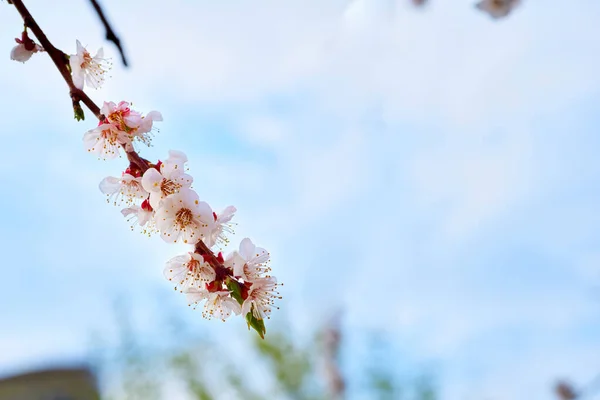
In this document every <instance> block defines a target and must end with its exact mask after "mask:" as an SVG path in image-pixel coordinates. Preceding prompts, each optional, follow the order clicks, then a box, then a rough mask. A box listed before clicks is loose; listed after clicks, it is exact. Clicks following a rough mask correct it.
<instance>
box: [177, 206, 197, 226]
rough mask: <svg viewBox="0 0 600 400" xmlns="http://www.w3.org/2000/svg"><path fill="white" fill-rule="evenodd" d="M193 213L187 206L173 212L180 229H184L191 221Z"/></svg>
mask: <svg viewBox="0 0 600 400" xmlns="http://www.w3.org/2000/svg"><path fill="white" fill-rule="evenodd" d="M192 219H193V215H192V211H191V210H190V209H189V208H182V209H180V210H179V211H177V214H175V223H176V224H177V225H179V228H180V229H185V227H186V226H188V225H190V224H191V223H192Z"/></svg>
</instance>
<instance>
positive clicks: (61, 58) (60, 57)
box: [11, 0, 104, 121]
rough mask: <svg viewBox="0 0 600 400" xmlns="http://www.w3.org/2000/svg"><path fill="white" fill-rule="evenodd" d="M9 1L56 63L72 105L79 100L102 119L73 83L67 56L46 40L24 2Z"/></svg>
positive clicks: (98, 109) (87, 98)
mask: <svg viewBox="0 0 600 400" xmlns="http://www.w3.org/2000/svg"><path fill="white" fill-rule="evenodd" d="M11 1H12V4H13V5H14V6H15V8H16V9H17V11H19V14H21V17H22V18H23V22H24V24H25V27H27V28H29V29H31V31H32V32H33V34H34V35H35V37H36V38H37V40H38V41H39V42H40V44H41V45H42V47H43V48H44V50H45V51H46V53H48V55H49V56H50V58H51V59H52V61H53V62H54V65H56V68H58V72H60V74H61V75H62V77H63V79H64V80H65V82H67V85H68V86H69V90H70V93H69V94H70V96H71V99H72V101H73V107H80V106H79V102H80V101H81V102H83V104H85V105H86V107H87V108H89V109H90V111H91V112H93V113H94V115H95V116H96V118H98V119H99V120H101V121H102V120H104V116H103V115H102V113H101V112H100V107H98V106H97V105H96V104H95V103H94V102H93V101H92V99H90V98H89V97H88V95H87V94H85V93H84V92H83V91H82V90H80V89H77V88H76V87H75V85H74V84H73V78H72V76H71V72H70V71H69V69H68V68H67V65H68V64H69V57H68V56H67V55H66V54H65V53H63V52H62V51H60V50H59V49H57V48H56V47H54V45H53V44H52V43H50V40H48V38H47V37H46V34H45V33H44V31H42V28H40V26H39V25H38V24H37V22H36V21H35V19H33V17H32V16H31V14H30V13H29V10H27V7H25V4H23V1H22V0H11Z"/></svg>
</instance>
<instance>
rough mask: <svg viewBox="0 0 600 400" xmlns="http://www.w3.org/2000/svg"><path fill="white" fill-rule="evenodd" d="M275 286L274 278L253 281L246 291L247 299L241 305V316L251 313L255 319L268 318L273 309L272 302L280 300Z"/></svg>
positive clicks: (275, 280)
mask: <svg viewBox="0 0 600 400" xmlns="http://www.w3.org/2000/svg"><path fill="white" fill-rule="evenodd" d="M277 286H278V285H277V279H275V277H274V276H270V277H268V278H260V279H256V280H255V281H253V282H252V286H250V289H248V297H246V300H244V303H243V304H242V315H246V314H248V313H249V312H251V313H252V315H254V317H255V318H256V319H265V317H267V318H268V317H269V316H270V315H271V308H272V307H274V305H273V303H274V300H275V299H281V297H280V296H279V292H278V291H277ZM276 308H277V307H276Z"/></svg>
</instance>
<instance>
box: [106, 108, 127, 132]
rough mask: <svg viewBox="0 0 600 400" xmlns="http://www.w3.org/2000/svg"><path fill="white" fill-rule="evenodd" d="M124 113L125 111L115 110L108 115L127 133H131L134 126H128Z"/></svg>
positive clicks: (111, 120) (110, 119)
mask: <svg viewBox="0 0 600 400" xmlns="http://www.w3.org/2000/svg"><path fill="white" fill-rule="evenodd" d="M124 114H125V113H124V112H122V111H115V112H113V113H112V114H110V115H109V116H108V120H109V121H110V122H112V123H113V124H115V125H117V126H118V127H119V129H120V130H122V131H124V132H127V133H131V132H132V131H133V128H130V127H128V126H127V124H126V123H125V115H124Z"/></svg>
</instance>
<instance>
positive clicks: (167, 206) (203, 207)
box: [156, 188, 214, 243]
mask: <svg viewBox="0 0 600 400" xmlns="http://www.w3.org/2000/svg"><path fill="white" fill-rule="evenodd" d="M213 225H214V219H213V214H212V209H211V208H210V206H209V205H208V204H207V203H205V202H203V201H200V200H199V199H198V195H197V194H196V192H194V191H193V190H191V189H187V188H182V189H180V190H179V192H177V193H175V194H173V195H171V196H169V197H166V198H164V199H163V201H162V204H161V206H160V208H158V209H157V210H156V226H157V228H158V229H159V230H160V232H161V237H162V238H163V240H164V241H165V242H168V243H174V242H179V241H182V242H183V243H195V242H197V241H198V240H201V239H202V238H203V237H205V236H206V235H208V234H210V230H211V229H212V227H213Z"/></svg>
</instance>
